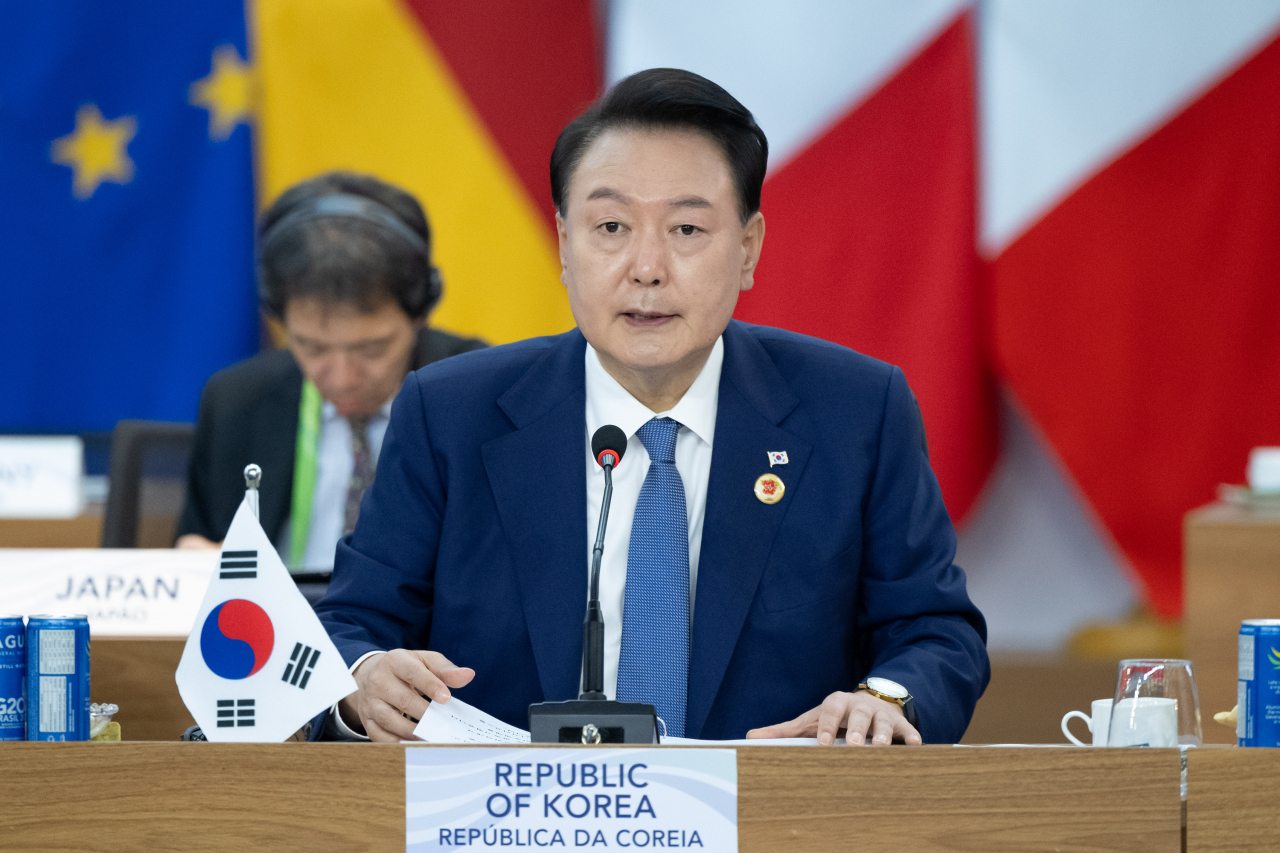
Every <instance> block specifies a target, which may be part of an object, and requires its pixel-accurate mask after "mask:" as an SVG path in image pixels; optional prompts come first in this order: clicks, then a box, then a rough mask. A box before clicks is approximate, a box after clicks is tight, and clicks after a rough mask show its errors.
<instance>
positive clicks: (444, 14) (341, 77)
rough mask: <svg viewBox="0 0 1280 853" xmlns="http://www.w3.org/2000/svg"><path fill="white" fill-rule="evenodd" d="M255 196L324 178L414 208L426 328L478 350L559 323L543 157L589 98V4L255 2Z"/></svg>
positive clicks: (596, 85) (565, 323)
mask: <svg viewBox="0 0 1280 853" xmlns="http://www.w3.org/2000/svg"><path fill="white" fill-rule="evenodd" d="M252 14H253V18H254V20H253V24H254V27H255V36H256V44H255V47H256V54H257V63H258V70H259V75H260V80H261V110H260V124H259V128H260V135H259V137H258V167H259V173H258V182H259V198H260V201H261V202H262V203H264V204H265V203H269V202H270V201H271V200H272V199H274V198H275V197H276V196H277V195H279V194H280V192H281V191H283V190H284V189H285V188H286V187H288V186H289V185H290V184H293V183H295V182H297V181H299V180H302V179H304V178H307V177H310V176H312V175H315V174H317V173H319V172H323V171H326V170H329V169H351V170H355V171H360V172H367V173H370V174H374V175H377V176H378V177H380V178H383V179H384V180H388V181H391V182H393V183H396V184H399V185H401V186H403V187H405V188H406V189H408V190H409V191H410V192H412V193H414V194H415V195H416V196H417V197H418V198H419V199H420V200H421V201H422V203H423V206H424V207H425V208H426V210H427V216H428V218H429V219H430V221H431V226H432V229H433V236H434V247H433V248H434V251H435V256H436V263H437V264H438V266H439V267H440V269H441V271H442V273H443V275H444V278H445V293H444V299H443V300H442V301H441V303H440V306H439V307H438V308H437V309H436V311H435V313H434V314H433V315H432V321H433V323H434V324H436V325H439V326H442V327H444V328H447V329H451V330H453V331H457V332H461V333H464V334H475V335H481V336H483V337H485V338H487V339H488V340H489V341H491V342H493V343H502V342H506V341H513V340H518V339H520V338H526V337H530V336H532V335H542V334H550V333H556V332H562V331H564V330H566V329H569V328H571V327H572V326H573V318H572V317H571V316H570V313H569V304H568V300H567V299H566V298H565V294H564V289H563V287H562V286H561V285H560V280H559V275H560V267H559V262H558V260H557V254H556V245H555V231H554V226H553V219H552V217H553V211H552V206H551V190H550V185H549V183H548V178H547V163H548V159H549V157H550V154H551V147H552V145H553V144H554V142H555V139H556V135H557V134H558V133H559V132H560V129H561V128H562V127H564V125H565V124H566V123H567V122H568V121H569V120H570V119H572V118H573V117H574V116H575V115H576V114H577V113H578V112H580V111H581V110H582V109H583V108H585V107H586V106H587V105H588V104H589V103H590V102H591V100H592V99H593V98H595V97H596V96H597V95H598V94H599V91H600V88H601V81H602V75H603V72H602V66H601V60H600V48H599V39H598V34H597V30H596V26H595V18H594V4H593V3H592V2H591V0H485V2H473V3H431V2H427V0H256V4H255V5H254V7H253V13H252Z"/></svg>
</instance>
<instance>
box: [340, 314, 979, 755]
mask: <svg viewBox="0 0 1280 853" xmlns="http://www.w3.org/2000/svg"><path fill="white" fill-rule="evenodd" d="M585 348H586V341H585V339H584V338H583V337H582V334H581V333H580V332H578V331H577V330H574V331H571V332H566V333H565V334H563V335H558V336H555V337H548V338H538V339H534V340H528V341H522V342H520V343H516V344H511V345H508V346H501V347H495V348H493V349H488V350H482V351H477V352H472V353H466V354H464V355H460V356H456V357H454V358H450V359H447V360H444V361H441V362H437V363H435V364H431V365H428V366H427V367H424V368H422V369H421V370H419V371H417V372H416V373H412V374H410V375H409V377H408V379H407V380H406V382H405V385H404V388H403V389H402V390H401V392H400V394H399V396H398V397H397V398H396V401H395V404H394V405H393V407H392V411H391V424H390V427H389V428H388V430H387V436H386V439H385V442H384V444H383V447H382V454H381V457H380V459H379V460H378V472H377V478H376V480H375V482H374V484H373V486H372V487H371V488H370V490H369V491H368V493H367V494H366V496H365V499H364V503H363V504H362V506H361V511H360V522H359V525H358V526H357V528H356V531H355V533H354V534H353V535H352V536H351V537H348V538H347V539H344V540H343V541H342V542H341V543H339V545H338V552H337V560H336V565H335V568H334V573H333V580H332V583H331V585H330V587H329V593H328V596H327V597H326V598H325V599H324V600H323V601H322V602H321V603H320V604H319V605H318V606H317V608H316V610H317V612H318V613H319V614H320V618H321V620H322V621H323V622H324V624H325V627H326V628H327V629H328V630H329V633H330V635H331V636H332V637H333V640H334V642H335V643H336V645H337V647H338V649H339V650H340V651H341V653H342V655H343V656H344V657H345V659H346V660H347V663H348V664H350V663H351V662H353V661H354V660H355V659H356V658H358V657H359V656H360V655H362V654H364V653H365V652H368V651H371V650H375V649H394V648H410V649H431V650H433V651H436V652H440V653H442V654H444V655H445V656H446V657H448V658H449V659H450V660H452V661H453V662H454V663H456V664H458V665H460V666H469V667H472V668H474V669H475V671H476V677H475V680H474V681H472V682H471V683H470V684H469V685H467V686H466V687H464V688H461V689H459V690H456V691H454V694H455V695H456V696H458V697H459V698H461V699H463V700H465V701H466V702H468V703H470V704H472V705H475V706H477V707H479V708H481V709H483V710H484V711H487V712H488V713H490V714H493V715H494V716H496V717H499V718H500V719H502V720H505V721H506V722H508V723H511V724H512V725H517V726H520V727H522V728H525V727H527V726H528V713H527V710H528V706H529V704H530V703H531V702H540V701H543V700H558V699H571V698H576V697H577V694H578V689H579V679H580V677H581V661H582V619H583V610H584V606H585V603H586V599H587V574H588V548H589V545H588V538H587V505H586V464H587V462H586V453H584V442H585V441H586V420H585V418H586V415H585V405H586V392H585V388H584V366H583V365H584V362H583V357H584V353H585ZM922 438H923V437H922V435H921V433H920V426H919V422H918V416H917V414H916V411H915V407H914V402H913V400H912V397H911V392H910V390H909V389H908V387H907V383H906V380H905V378H904V377H903V375H902V372H901V371H900V370H898V369H897V368H895V367H892V366H890V365H888V364H884V363H882V362H879V361H876V360H874V359H871V358H868V357H866V356H863V355H859V354H858V353H855V352H853V351H851V350H848V349H846V348H844V347H840V346H836V345H835V344H831V343H827V342H824V341H820V340H816V339H814V338H807V337H804V336H801V335H797V334H794V333H791V332H785V331H781V330H778V329H772V328H767V327H763V326H749V325H745V324H742V323H739V322H736V321H735V322H732V323H730V325H729V327H728V329H727V330H726V331H725V333H724V368H723V372H722V375H721V379H720V401H719V410H718V413H717V416H716V431H715V445H714V449H713V452H712V460H711V475H710V483H709V486H708V490H707V506H706V520H705V524H704V528H703V534H702V552H701V558H700V561H699V566H698V581H697V584H698V588H697V597H696V604H695V612H694V616H693V634H692V648H691V658H690V665H689V692H688V697H689V698H688V702H689V704H688V711H687V723H686V732H687V734H688V735H689V736H690V737H703V738H740V737H743V736H744V735H745V734H746V732H747V730H748V729H751V728H755V727H758V726H763V725H768V724H771V723H779V722H783V721H786V720H789V719H791V718H793V717H795V716H797V715H799V714H801V713H803V712H804V711H806V710H808V709H809V708H812V707H814V706H816V705H818V704H820V703H821V702H822V700H823V699H824V698H825V697H826V696H827V695H828V694H829V693H831V692H832V691H835V690H853V689H855V688H856V686H857V684H858V683H859V681H860V680H861V679H862V678H863V677H864V676H866V675H867V674H874V675H880V676H884V677H887V678H891V679H893V680H894V681H897V682H900V683H901V684H903V685H905V686H906V687H907V688H908V689H910V691H911V692H912V694H914V696H915V697H916V707H917V709H918V713H919V718H920V733H921V735H922V736H923V737H924V739H925V741H926V742H954V741H956V740H958V739H959V738H960V736H961V735H962V734H963V733H964V730H965V727H966V726H967V725H968V723H969V718H970V716H971V715H972V713H973V707H974V704H975V703H976V702H977V700H978V697H979V696H980V695H981V694H982V691H983V690H984V689H985V687H986V684H987V681H988V679H989V677H990V668H989V663H988V660H987V654H986V647H985V640H986V625H985V623H984V621H983V619H982V616H981V614H979V612H978V611H977V609H976V608H975V607H974V606H973V604H972V603H971V602H970V600H969V597H968V595H967V594H966V592H965V578H964V573H963V572H962V571H961V570H960V569H959V568H958V567H956V566H955V565H954V563H953V562H952V559H953V556H954V553H955V533H954V531H953V529H952V526H951V521H950V519H949V518H948V516H947V511H946V508H945V507H944V506H943V503H942V497H941V494H940V493H939V491H938V484H937V481H936V480H935V478H934V476H933V472H932V471H931V469H930V468H929V464H928V460H927V458H926V457H925V454H924V452H923V450H922ZM773 450H785V451H787V454H788V457H789V460H790V461H789V463H788V464H787V465H785V466H781V467H775V468H773V469H772V470H773V472H774V473H776V474H778V475H779V476H780V477H781V478H782V480H783V482H784V483H785V486H786V491H785V495H784V497H783V498H782V500H781V501H780V502H778V503H777V504H773V505H769V504H764V503H761V502H760V501H759V500H757V499H756V497H755V494H754V492H753V484H754V483H755V481H756V478H757V477H759V476H760V474H762V473H764V472H766V471H769V470H770V468H769V464H768V457H767V455H766V454H767V452H768V451H773ZM623 464H626V462H625V460H624V462H623Z"/></svg>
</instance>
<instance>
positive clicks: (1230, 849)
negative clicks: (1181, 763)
mask: <svg viewBox="0 0 1280 853" xmlns="http://www.w3.org/2000/svg"><path fill="white" fill-rule="evenodd" d="M1277 791H1280V749H1201V750H1194V749H1193V750H1188V752H1187V850H1188V851H1191V850H1194V851H1197V853H1199V851H1205V853H1236V851H1239V852H1240V853H1244V851H1255V850H1268V851H1270V850H1280V802H1277V800H1276V792H1277Z"/></svg>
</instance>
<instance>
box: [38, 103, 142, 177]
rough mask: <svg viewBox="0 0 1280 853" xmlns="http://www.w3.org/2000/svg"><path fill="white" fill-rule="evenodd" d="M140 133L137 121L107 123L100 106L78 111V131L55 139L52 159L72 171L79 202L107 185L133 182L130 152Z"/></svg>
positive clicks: (120, 120) (50, 154)
mask: <svg viewBox="0 0 1280 853" xmlns="http://www.w3.org/2000/svg"><path fill="white" fill-rule="evenodd" d="M137 132H138V120H137V119H136V118H135V117H133V116H122V117H120V118H118V119H114V120H112V121H106V120H104V119H103V117H102V112H101V111H100V110H99V109H98V107H97V105H96V104H85V105H84V106H82V107H81V108H80V109H78V110H76V129H75V130H73V131H72V132H71V133H69V134H67V135H66V136H63V137H60V138H58V139H55V140H54V141H53V147H52V148H51V149H50V153H49V156H50V158H51V159H52V160H53V162H55V163H57V164H59V165H61V166H70V167H71V172H72V175H73V178H72V182H71V192H72V194H73V195H74V196H75V197H76V198H78V199H87V198H90V197H92V196H93V194H94V193H95V192H97V191H98V187H99V186H100V185H101V184H102V182H103V181H110V182H112V183H113V184H127V183H129V182H130V181H131V180H133V160H131V159H130V158H129V151H128V148H129V142H130V141H131V140H132V139H133V137H134V135H135V134H136V133H137Z"/></svg>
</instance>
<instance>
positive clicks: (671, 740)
mask: <svg viewBox="0 0 1280 853" xmlns="http://www.w3.org/2000/svg"><path fill="white" fill-rule="evenodd" d="M870 742H871V741H869V740H868V741H867V743H870ZM848 743H849V742H848V741H846V740H845V739H844V738H842V737H838V738H836V742H835V744H834V745H835V746H847V745H848ZM662 744H663V746H817V745H818V739H817V738H816V737H772V738H753V739H751V740H746V739H742V740H701V739H699V738H694V737H664V738H663V739H662Z"/></svg>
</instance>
